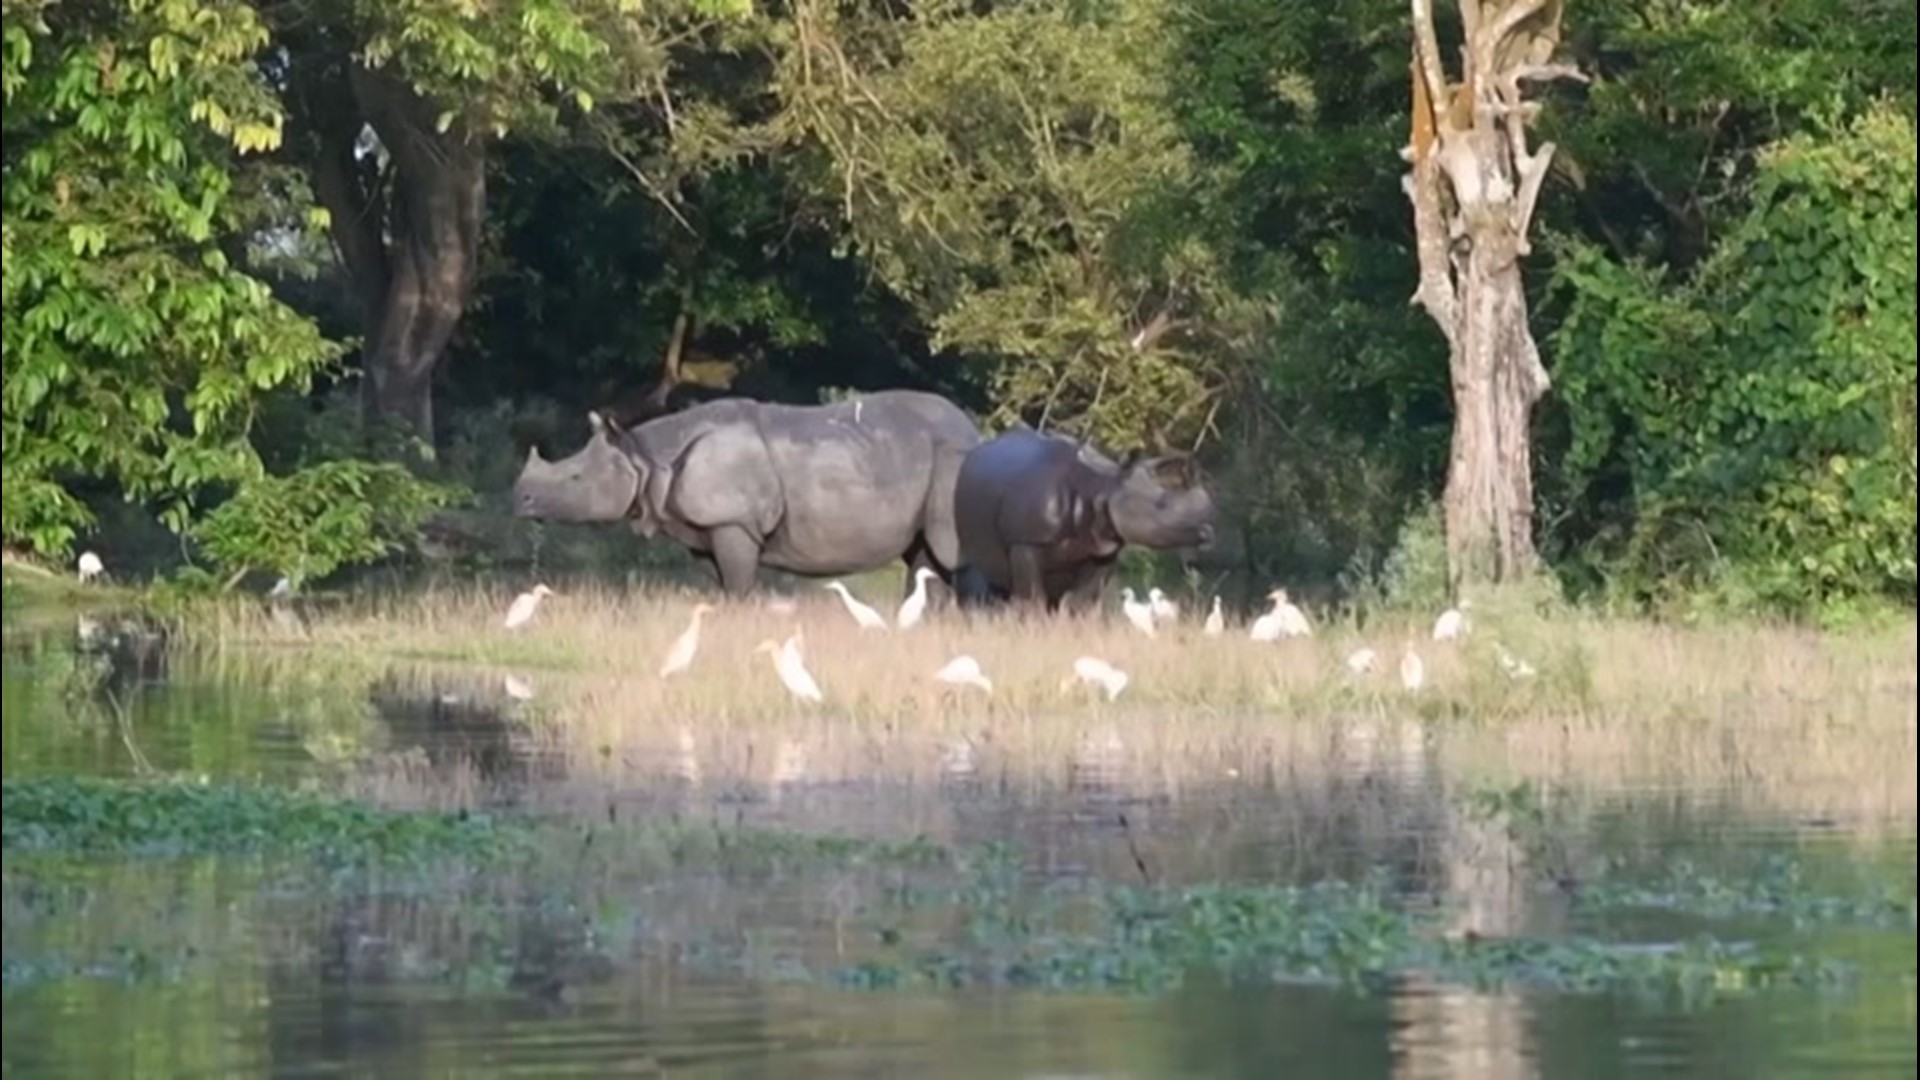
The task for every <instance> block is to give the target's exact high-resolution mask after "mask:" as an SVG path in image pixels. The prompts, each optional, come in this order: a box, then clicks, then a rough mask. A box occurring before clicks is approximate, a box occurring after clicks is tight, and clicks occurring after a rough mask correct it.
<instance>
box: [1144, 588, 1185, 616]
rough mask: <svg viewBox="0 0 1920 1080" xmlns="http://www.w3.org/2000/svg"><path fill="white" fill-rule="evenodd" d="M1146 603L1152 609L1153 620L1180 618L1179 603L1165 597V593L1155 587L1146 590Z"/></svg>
mask: <svg viewBox="0 0 1920 1080" xmlns="http://www.w3.org/2000/svg"><path fill="white" fill-rule="evenodd" d="M1147 605H1148V606H1149V607H1151V608H1152V609H1153V620H1154V621H1155V622H1176V621H1178V620H1179V618H1180V605H1179V604H1176V603H1174V602H1173V601H1171V600H1169V599H1167V594H1166V593H1163V592H1161V591H1160V590H1159V589H1157V588H1155V589H1150V590H1148V592H1147Z"/></svg>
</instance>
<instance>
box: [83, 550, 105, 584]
mask: <svg viewBox="0 0 1920 1080" xmlns="http://www.w3.org/2000/svg"><path fill="white" fill-rule="evenodd" d="M78 569H79V571H80V580H81V581H92V580H93V579H94V578H97V577H99V576H100V575H101V574H104V573H106V572H107V564H106V563H103V562H101V561H100V556H98V555H95V554H94V553H93V552H91V551H83V552H81V553H80V559H79V563H78Z"/></svg>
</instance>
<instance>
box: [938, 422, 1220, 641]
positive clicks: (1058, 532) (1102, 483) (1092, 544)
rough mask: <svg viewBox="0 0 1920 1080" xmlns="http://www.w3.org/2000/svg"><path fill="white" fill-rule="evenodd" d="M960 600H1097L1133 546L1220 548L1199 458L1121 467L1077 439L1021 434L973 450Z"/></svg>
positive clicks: (1138, 459) (1139, 458)
mask: <svg viewBox="0 0 1920 1080" xmlns="http://www.w3.org/2000/svg"><path fill="white" fill-rule="evenodd" d="M954 520H955V523H956V525H957V526H958V529H959V534H960V561H961V564H962V570H961V572H960V573H961V576H962V579H963V580H962V582H961V584H960V591H961V594H962V596H963V598H964V599H966V600H968V601H982V600H988V599H1005V598H1007V597H1012V598H1013V599H1014V600H1016V601H1018V602H1021V603H1024V604H1031V605H1038V604H1041V603H1044V604H1045V606H1046V607H1047V608H1048V609H1049V610H1052V609H1056V608H1058V607H1059V606H1060V605H1061V603H1062V602H1063V601H1070V604H1069V606H1070V607H1086V606H1091V605H1093V604H1096V603H1097V602H1098V601H1099V597H1100V592H1101V589H1102V588H1103V587H1104V586H1105V584H1106V581H1107V577H1108V575H1109V574H1110V573H1111V572H1112V570H1113V564H1114V562H1115V561H1116V560H1118V559H1119V557H1120V552H1121V550H1122V549H1124V548H1125V547H1126V545H1128V544H1137V545H1139V546H1141V547H1146V548H1154V549H1159V550H1167V549H1172V548H1181V547H1201V548H1204V547H1208V546H1210V545H1211V544H1212V543H1213V522H1214V505H1213V497H1212V496H1211V495H1209V494H1208V492H1207V489H1206V487H1205V485H1204V484H1203V483H1202V482H1201V480H1200V476H1199V471H1198V469H1197V468H1196V466H1195V464H1194V462H1193V459H1192V458H1191V457H1190V456H1187V455H1184V454H1170V455H1165V456H1160V457H1146V456H1144V455H1141V454H1138V453H1136V454H1132V455H1129V456H1128V458H1127V460H1126V461H1125V462H1124V463H1116V462H1114V461H1113V460H1112V459H1110V458H1108V457H1106V456H1105V455H1103V454H1101V453H1099V452H1098V451H1096V450H1094V449H1093V448H1092V447H1091V446H1087V445H1084V444H1082V443H1079V442H1076V441H1074V440H1072V439H1068V438H1065V437H1063V436H1059V435H1051V434H1042V433H1041V432H1037V431H1034V430H1033V429H1031V428H1026V427H1020V428H1015V429H1013V430H1011V431H1008V432H1007V433H1005V434H1003V435H1001V436H999V437H997V438H994V439H990V440H988V441H986V442H983V443H981V444H980V445H979V446H977V447H975V448H974V449H973V451H972V452H971V453H969V454H968V455H967V458H966V463H965V464H963V465H962V466H961V467H960V478H959V481H958V483H957V484H956V485H955V487H954Z"/></svg>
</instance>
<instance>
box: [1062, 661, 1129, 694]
mask: <svg viewBox="0 0 1920 1080" xmlns="http://www.w3.org/2000/svg"><path fill="white" fill-rule="evenodd" d="M1129 681H1130V680H1129V679H1128V677H1127V673H1126V672H1124V671H1121V670H1120V669H1119V668H1117V667H1114V666H1113V665H1112V664H1109V663H1107V662H1106V661H1105V660H1102V659H1100V658H1099V657H1097V656H1083V657H1081V658H1080V659H1078V660H1075V661H1074V662H1073V674H1072V675H1070V676H1068V677H1067V678H1065V679H1063V680H1061V682H1060V687H1061V689H1063V690H1064V689H1066V688H1067V687H1070V686H1072V685H1073V684H1074V683H1075V682H1082V683H1085V684H1087V685H1088V686H1094V687H1098V688H1100V689H1101V690H1104V691H1106V693H1107V700H1108V701H1112V700H1113V699H1114V698H1117V697H1119V696H1120V691H1122V690H1125V689H1126V688H1127V683H1128V682H1129Z"/></svg>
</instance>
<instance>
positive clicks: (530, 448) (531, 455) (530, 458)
mask: <svg viewBox="0 0 1920 1080" xmlns="http://www.w3.org/2000/svg"><path fill="white" fill-rule="evenodd" d="M545 461H546V459H545V458H543V457H541V456H540V444H539V443H528V444H527V464H529V465H539V464H544V463H545Z"/></svg>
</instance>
